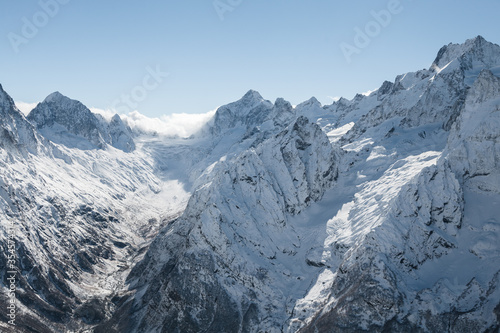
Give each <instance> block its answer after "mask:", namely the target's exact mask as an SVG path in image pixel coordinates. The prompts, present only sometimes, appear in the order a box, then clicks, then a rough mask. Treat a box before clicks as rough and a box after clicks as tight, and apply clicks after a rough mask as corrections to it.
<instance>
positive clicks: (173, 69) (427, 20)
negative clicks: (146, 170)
mask: <svg viewBox="0 0 500 333" xmlns="http://www.w3.org/2000/svg"><path fill="white" fill-rule="evenodd" d="M51 1H52V2H53V1H60V2H67V3H66V4H60V5H59V8H58V11H57V13H55V15H52V16H53V17H51V16H49V15H47V14H45V13H44V12H43V11H44V9H43V8H42V5H41V2H43V3H50V2H51ZM394 1H396V3H397V2H398V1H397V0H383V1H379V0H364V1H361V0H360V1H327V0H316V1H306V0H216V1H213V0H178V1H171V0H151V1H137V0H136V1H133V0H120V1H103V0H100V1H97V0H85V1H83V0H64V1H63V0H42V1H41V2H40V1H38V0H36V1H35V0H23V1H16V0H0V4H1V8H0V9H1V10H0V50H1V61H0V83H1V84H2V85H3V87H4V89H6V90H7V92H8V93H9V94H10V95H11V96H12V97H13V98H14V99H15V100H16V101H23V102H30V103H31V102H38V101H41V100H43V99H44V98H45V96H47V95H48V94H49V93H51V92H53V91H56V90H58V91H60V92H61V93H63V94H65V95H67V96H69V97H71V98H74V99H78V100H80V101H82V102H83V103H84V104H85V105H87V106H89V107H98V108H102V109H106V108H109V107H110V106H111V105H113V103H116V102H117V101H118V102H119V103H122V104H123V101H122V99H121V98H122V97H121V96H122V95H123V94H130V93H131V92H133V91H134V89H135V91H134V92H135V93H136V95H135V96H137V97H139V98H138V99H137V98H136V99H134V100H133V101H132V102H134V103H135V102H137V103H135V104H137V109H138V110H139V111H140V112H142V113H144V114H145V115H147V116H151V117H152V116H159V115H162V114H171V113H179V112H187V113H202V112H206V111H209V110H211V109H214V108H216V107H218V106H220V105H222V104H226V103H228V102H231V101H234V100H236V99H239V98H240V97H241V96H242V95H243V94H244V93H245V92H246V91H247V90H249V89H255V90H258V91H259V92H260V93H261V94H262V95H263V96H264V97H265V98H267V99H270V100H273V101H274V100H275V99H276V98H277V97H283V98H285V99H287V100H289V101H290V102H291V103H292V104H297V103H300V102H302V101H304V100H307V99H309V98H310V97H311V96H315V97H316V98H318V99H319V100H320V101H321V102H322V103H324V104H330V103H331V99H330V98H329V96H330V97H337V96H344V97H347V98H352V97H353V96H354V94H355V93H356V92H364V91H367V90H372V89H376V88H378V87H379V86H380V84H381V83H382V82H383V81H384V80H391V81H392V80H393V79H394V77H395V76H396V75H398V74H401V73H405V72H408V71H414V70H418V69H421V68H427V67H429V65H430V64H431V62H432V60H434V57H435V55H436V53H437V51H438V50H439V48H440V47H441V46H443V45H444V44H448V43H449V42H454V43H461V42H464V41H465V40H466V39H468V38H472V37H475V36H477V35H482V36H483V37H485V38H486V39H487V40H489V41H492V42H495V43H497V44H498V43H500V20H499V19H498V15H499V13H500V1H498V0H481V1H475V2H474V1H456V0H439V1H435V0H434V1H430V0H428V1H426V0H420V1H417V0H413V1H411V0H400V1H399V6H398V12H397V13H395V14H391V18H390V20H389V22H388V23H387V22H383V23H384V24H383V25H384V26H382V25H381V24H378V25H379V29H378V30H379V31H377V26H376V24H375V25H374V24H373V23H374V22H375V18H374V17H373V15H372V14H371V11H375V12H380V11H381V10H387V9H388V7H389V6H390V5H391V3H392V4H393V5H394ZM214 4H215V5H218V6H219V10H220V11H221V13H218V12H217V11H216V9H215V6H214ZM224 4H225V6H226V7H224ZM51 8H52V9H54V7H51ZM228 8H230V9H231V11H229V10H227V9H228ZM224 10H226V11H224ZM219 14H222V16H221V15H219ZM221 17H222V18H223V19H221ZM23 18H25V19H23ZM26 21H28V22H29V23H30V24H36V25H38V26H40V27H39V28H37V29H38V31H37V32H35V33H33V31H30V30H29V29H27V28H26V27H24V26H26ZM386 23H387V24H386ZM23 27H24V32H23ZM35 27H36V26H35ZM356 27H358V28H360V29H361V30H365V28H371V29H372V30H371V35H372V36H373V37H369V38H370V43H369V45H368V46H365V45H362V44H359V43H358V46H359V45H361V46H362V47H361V48H358V51H359V54H358V53H356V54H352V57H351V62H350V63H348V62H347V61H346V58H345V56H344V54H343V52H342V50H341V47H340V46H341V44H342V43H346V44H350V45H352V46H354V47H356V45H355V43H354V37H355V34H356V33H355V28H356ZM13 34H15V36H19V37H21V38H24V39H23V40H22V41H23V42H22V43H21V42H20V39H16V43H17V44H16V43H13V42H12V38H13V36H14V35H13ZM16 38H17V37H16ZM14 44H16V45H17V48H18V51H19V52H15V47H13V45H14ZM156 68H159V69H160V70H161V71H163V72H168V73H169V75H168V77H165V78H160V79H161V80H160V81H161V83H159V84H156V82H155V81H154V80H152V78H148V77H147V75H148V70H149V71H150V70H155V69H156ZM144 78H146V81H145V82H146V83H144ZM144 84H146V86H147V88H148V90H146V89H145V88H144V87H145V86H144ZM141 89H142V91H141ZM144 91H146V95H141V93H144ZM115 105H116V104H115ZM123 110H125V109H123Z"/></svg>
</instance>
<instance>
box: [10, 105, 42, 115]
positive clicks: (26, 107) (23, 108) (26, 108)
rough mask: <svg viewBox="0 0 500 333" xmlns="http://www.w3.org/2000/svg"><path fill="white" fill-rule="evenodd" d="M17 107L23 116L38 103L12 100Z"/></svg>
mask: <svg viewBox="0 0 500 333" xmlns="http://www.w3.org/2000/svg"><path fill="white" fill-rule="evenodd" d="M14 103H15V104H16V106H17V108H18V109H19V111H21V112H22V113H23V114H24V115H25V116H27V115H28V114H29V113H30V112H31V110H33V109H34V108H35V107H36V106H37V105H38V103H25V102H14Z"/></svg>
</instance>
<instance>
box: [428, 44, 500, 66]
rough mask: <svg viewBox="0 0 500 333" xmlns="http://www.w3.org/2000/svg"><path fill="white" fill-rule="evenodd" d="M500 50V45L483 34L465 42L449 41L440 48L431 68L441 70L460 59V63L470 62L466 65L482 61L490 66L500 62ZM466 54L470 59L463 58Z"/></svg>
mask: <svg viewBox="0 0 500 333" xmlns="http://www.w3.org/2000/svg"><path fill="white" fill-rule="evenodd" d="M499 52H500V46H498V45H497V44H494V43H490V42H488V41H487V40H486V39H484V38H483V37H482V36H477V37H474V38H471V39H468V40H466V41H465V43H463V44H453V43H449V44H448V45H445V46H443V47H442V48H441V49H440V50H439V52H438V54H437V56H436V59H435V60H434V62H433V63H432V65H431V70H440V69H442V68H444V67H446V66H447V65H448V64H449V63H451V62H452V61H454V60H459V61H460V63H461V62H462V61H461V60H467V61H468V62H469V63H470V64H468V66H466V67H471V66H473V65H476V64H472V63H473V62H476V63H482V64H483V65H484V66H486V67H488V66H489V65H490V64H492V63H496V62H498V54H499ZM466 56H469V57H467V58H470V59H462V58H465V57H466ZM469 69H470V68H469Z"/></svg>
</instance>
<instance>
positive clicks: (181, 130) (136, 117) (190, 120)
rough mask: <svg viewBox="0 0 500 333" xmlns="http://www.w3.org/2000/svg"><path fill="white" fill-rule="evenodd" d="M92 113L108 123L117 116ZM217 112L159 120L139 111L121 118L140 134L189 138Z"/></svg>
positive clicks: (98, 112) (93, 110)
mask: <svg viewBox="0 0 500 333" xmlns="http://www.w3.org/2000/svg"><path fill="white" fill-rule="evenodd" d="M90 111H92V112H93V113H96V114H99V115H102V116H103V117H104V118H105V119H106V120H108V121H109V120H111V118H112V117H113V116H114V115H115V114H116V112H114V111H113V110H109V109H107V110H103V109H99V108H90ZM215 111H216V110H212V111H209V112H206V113H196V114H194V113H193V114H191V113H173V114H170V115H164V116H161V117H159V118H149V117H147V116H145V115H143V114H142V113H140V112H139V111H132V112H129V113H128V114H120V115H119V116H120V117H121V119H122V120H123V122H124V123H126V124H127V125H128V126H129V127H130V128H131V129H132V130H134V131H137V132H140V133H147V134H158V135H160V136H168V137H181V138H187V137H190V136H191V135H193V134H195V133H196V132H198V131H199V130H200V129H202V127H203V126H204V125H205V124H206V123H207V122H209V121H210V119H212V118H213V116H214V115H215Z"/></svg>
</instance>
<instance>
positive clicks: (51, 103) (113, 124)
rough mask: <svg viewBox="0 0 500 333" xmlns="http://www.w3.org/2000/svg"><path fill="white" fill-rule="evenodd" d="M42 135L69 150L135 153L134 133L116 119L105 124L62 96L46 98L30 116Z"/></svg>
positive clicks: (117, 117)
mask: <svg viewBox="0 0 500 333" xmlns="http://www.w3.org/2000/svg"><path fill="white" fill-rule="evenodd" d="M28 120H29V121H30V122H31V123H33V124H34V125H35V126H36V127H37V129H38V130H39V131H40V133H42V134H43V136H45V137H46V138H47V139H49V140H50V141H52V142H55V143H59V144H62V145H65V146H67V147H69V148H79V149H93V148H96V147H97V148H100V149H102V148H104V147H105V146H106V144H110V145H111V146H113V147H115V148H118V149H121V150H123V151H125V152H130V151H132V150H134V149H135V144H134V141H133V139H132V132H131V130H130V129H129V128H127V127H126V126H125V124H124V123H123V122H122V120H121V118H120V117H119V116H118V115H116V116H114V117H113V118H112V120H111V121H110V122H109V123H106V121H105V120H104V118H103V117H102V116H100V115H96V114H93V113H92V112H91V111H90V110H89V109H88V108H87V107H86V106H84V105H83V104H82V103H80V102H78V101H75V100H72V99H69V98H68V97H66V96H63V95H62V94H61V93H59V92H55V93H52V94H50V95H49V96H47V98H45V100H44V101H43V102H42V103H39V104H38V105H37V106H36V108H34V109H33V110H32V111H31V112H30V114H29V115H28Z"/></svg>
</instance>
